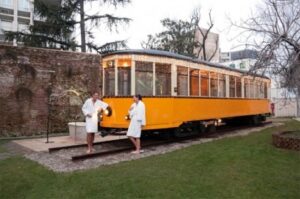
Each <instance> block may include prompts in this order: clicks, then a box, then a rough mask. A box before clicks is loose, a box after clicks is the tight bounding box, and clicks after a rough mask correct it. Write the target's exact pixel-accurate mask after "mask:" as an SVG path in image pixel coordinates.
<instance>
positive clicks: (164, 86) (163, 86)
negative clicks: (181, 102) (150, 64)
mask: <svg viewBox="0 0 300 199" xmlns="http://www.w3.org/2000/svg"><path fill="white" fill-rule="evenodd" d="M155 77H156V78H155V94H156V95H171V64H162V63H155Z"/></svg>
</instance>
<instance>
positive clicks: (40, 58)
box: [0, 45, 101, 136]
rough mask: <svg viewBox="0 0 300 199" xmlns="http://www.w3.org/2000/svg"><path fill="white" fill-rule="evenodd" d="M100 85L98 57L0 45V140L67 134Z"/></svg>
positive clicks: (78, 119)
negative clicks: (70, 124)
mask: <svg viewBox="0 0 300 199" xmlns="http://www.w3.org/2000/svg"><path fill="white" fill-rule="evenodd" d="M100 86H101V81H100V56H99V55H95V54H86V53H74V52H65V51H57V50H48V49H38V48H25V47H13V46H4V45H0V136H20V135H33V134H41V133H45V132H46V131H47V124H48V122H47V121H48V119H49V121H50V127H51V130H52V131H53V132H61V131H66V130H67V123H68V122H69V121H74V120H77V121H80V120H83V118H82V114H81V105H82V101H84V100H85V99H86V98H87V97H88V93H89V92H90V91H93V90H99V91H100Z"/></svg>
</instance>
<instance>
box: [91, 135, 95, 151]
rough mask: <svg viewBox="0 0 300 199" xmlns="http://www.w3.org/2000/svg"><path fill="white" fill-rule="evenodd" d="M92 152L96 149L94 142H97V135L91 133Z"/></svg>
mask: <svg viewBox="0 0 300 199" xmlns="http://www.w3.org/2000/svg"><path fill="white" fill-rule="evenodd" d="M91 134H92V135H91V151H94V150H95V149H94V148H93V144H94V140H95V133H91Z"/></svg>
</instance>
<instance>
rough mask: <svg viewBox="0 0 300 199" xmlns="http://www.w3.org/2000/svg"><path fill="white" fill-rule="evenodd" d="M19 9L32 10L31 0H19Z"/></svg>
mask: <svg viewBox="0 0 300 199" xmlns="http://www.w3.org/2000/svg"><path fill="white" fill-rule="evenodd" d="M18 10H21V11H30V1H29V0H18Z"/></svg>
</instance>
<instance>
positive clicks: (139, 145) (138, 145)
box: [135, 138, 141, 153]
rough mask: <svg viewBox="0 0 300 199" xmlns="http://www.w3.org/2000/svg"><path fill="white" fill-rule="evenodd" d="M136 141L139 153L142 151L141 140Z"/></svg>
mask: <svg viewBox="0 0 300 199" xmlns="http://www.w3.org/2000/svg"><path fill="white" fill-rule="evenodd" d="M135 141H136V151H137V152H138V153H139V152H140V149H141V139H140V138H136V139H135Z"/></svg>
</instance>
